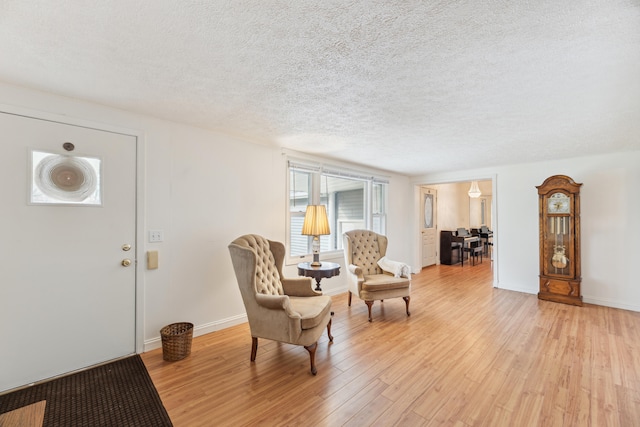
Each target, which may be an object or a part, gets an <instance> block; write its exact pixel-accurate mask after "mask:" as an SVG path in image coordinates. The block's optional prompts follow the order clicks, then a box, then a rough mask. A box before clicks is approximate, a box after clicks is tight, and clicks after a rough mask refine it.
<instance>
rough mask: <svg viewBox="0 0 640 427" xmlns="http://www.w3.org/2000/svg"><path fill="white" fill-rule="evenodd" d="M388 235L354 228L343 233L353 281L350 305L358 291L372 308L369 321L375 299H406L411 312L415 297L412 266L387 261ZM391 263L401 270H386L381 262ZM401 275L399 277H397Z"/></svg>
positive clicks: (349, 271) (347, 265)
mask: <svg viewBox="0 0 640 427" xmlns="http://www.w3.org/2000/svg"><path fill="white" fill-rule="evenodd" d="M387 242H388V240H387V238H386V236H383V235H381V234H377V233H374V232H373V231H369V230H352V231H347V232H346V233H344V234H343V243H344V257H345V262H346V269H347V280H348V282H349V306H351V295H352V294H356V295H357V296H358V297H360V299H362V300H364V302H365V304H367V308H368V309H369V322H371V306H372V305H373V301H375V300H380V301H383V300H385V299H389V298H399V297H401V298H402V299H404V301H405V304H406V307H407V316H410V315H411V313H409V300H410V299H411V296H410V293H411V272H410V271H409V268H408V266H406V265H404V264H400V263H397V262H394V261H388V260H386V257H385V255H386V253H387ZM381 259H383V261H382V262H381V263H383V264H384V263H385V261H386V263H387V265H391V266H392V267H391V268H389V270H393V268H394V267H400V268H398V271H395V274H394V272H388V271H384V270H383V269H382V268H381V267H380V265H379V264H378V261H380V260H381ZM396 276H399V277H396Z"/></svg>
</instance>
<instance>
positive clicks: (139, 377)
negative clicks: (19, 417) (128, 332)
mask: <svg viewBox="0 0 640 427" xmlns="http://www.w3.org/2000/svg"><path fill="white" fill-rule="evenodd" d="M41 400H46V402H47V403H46V409H45V413H44V422H43V426H44V427H53V426H56V427H58V426H65V427H66V426H92V427H93V426H118V427H124V426H135V427H141V426H153V427H163V426H172V424H171V419H170V418H169V415H168V414H167V411H166V409H165V408H164V406H163V405H162V401H161V400H160V396H158V392H157V390H156V388H155V386H154V385H153V382H151V377H149V373H148V372H147V368H145V366H144V363H143V362H142V359H141V358H140V356H138V355H135V356H131V357H127V358H126V359H121V360H118V361H115V362H112V363H108V364H106V365H101V366H97V367H95V368H91V369H88V370H86V371H82V372H76V373H75V374H71V375H67V376H65V377H60V378H56V379H54V380H51V381H47V382H44V383H41V384H36V385H33V386H31V387H27V388H23V389H20V390H16V391H14V392H11V393H8V394H5V395H3V396H0V414H2V413H5V412H9V411H12V410H14V409H18V408H21V407H23V406H26V405H30V404H32V403H36V402H39V401H41Z"/></svg>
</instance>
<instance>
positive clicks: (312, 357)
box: [304, 342, 318, 375]
mask: <svg viewBox="0 0 640 427" xmlns="http://www.w3.org/2000/svg"><path fill="white" fill-rule="evenodd" d="M304 348H305V349H306V350H307V351H308V352H309V360H310V361H311V373H312V374H313V375H315V374H317V373H318V370H317V369H316V349H317V348H318V343H317V342H314V343H313V344H311V345H309V346H306V345H305V346H304Z"/></svg>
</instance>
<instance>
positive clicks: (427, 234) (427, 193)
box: [421, 188, 437, 267]
mask: <svg viewBox="0 0 640 427" xmlns="http://www.w3.org/2000/svg"><path fill="white" fill-rule="evenodd" d="M421 194H422V266H423V267H427V266H429V265H433V264H435V263H436V258H437V253H436V202H437V198H436V190H432V189H430V188H423V189H422V191H421Z"/></svg>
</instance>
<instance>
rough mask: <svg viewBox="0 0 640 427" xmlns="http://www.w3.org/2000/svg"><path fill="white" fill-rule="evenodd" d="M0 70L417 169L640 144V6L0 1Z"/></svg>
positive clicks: (228, 128) (630, 0) (174, 115)
mask: <svg viewBox="0 0 640 427" xmlns="http://www.w3.org/2000/svg"><path fill="white" fill-rule="evenodd" d="M0 80H2V81H5V82H8V83H14V84H18V85H22V86H27V87H32V88H36V89H41V90H45V91H49V92H54V93H58V94H62V95H67V96H71V97H76V98H80V99H85V100H88V101H92V102H96V103H100V104H105V105H111V106H115V107H118V108H122V109H125V110H129V111H135V112H140V113H145V114H150V115H153V116H156V117H160V118H166V119H171V120H174V121H177V122H183V123H188V124H192V125H196V126H201V127H204V128H208V129H213V130H216V131H220V132H224V133H228V134H232V135H235V136H241V137H243V138H246V139H249V140H251V141H253V142H257V143H260V144H265V145H271V146H278V147H286V148H291V149H295V150H299V151H303V152H309V153H319V154H321V155H323V156H328V157H333V158H337V159H344V160H348V161H354V162H357V163H363V164H367V165H371V166H375V167H377V168H381V169H385V170H389V171H395V172H398V173H402V174H407V175H416V174H423V173H428V172H436V171H443V170H448V169H469V168H473V167H478V166H487V165H502V164H510V163H516V162H523V161H535V160H545V159H550V158H563V157H574V156H576V155H585V154H596V153H603V152H610V151H624V150H632V149H633V150H635V149H640V0H606V1H603V0H565V1H558V0H529V1H525V0H491V1H487V0H483V1H480V0H461V1H452V0H447V1H416V0H413V1H412V0H405V1H390V0H387V1H370V0H351V1H349V0H324V1H322V2H318V1H312V0H291V1H285V0H244V1H243V0H236V1H232V0H225V1H223V0H209V1H206V0H200V1H195V0H181V1H177V0H176V1H169V0H100V1H98V0H95V1H83V2H78V1H75V0H58V1H51V0H0Z"/></svg>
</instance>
